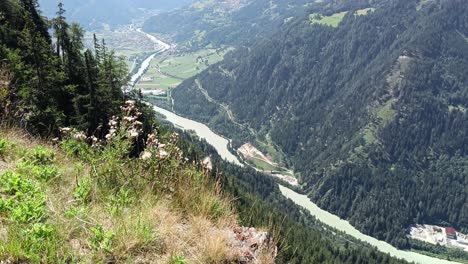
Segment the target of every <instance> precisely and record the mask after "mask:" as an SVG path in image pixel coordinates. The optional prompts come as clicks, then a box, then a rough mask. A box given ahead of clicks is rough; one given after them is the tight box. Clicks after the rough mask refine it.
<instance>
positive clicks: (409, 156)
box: [172, 0, 468, 247]
mask: <svg viewBox="0 0 468 264" xmlns="http://www.w3.org/2000/svg"><path fill="white" fill-rule="evenodd" d="M362 7H363V6H360V7H359V8H362ZM368 7H374V8H375V11H373V12H370V13H369V14H367V15H361V16H358V15H355V14H354V12H353V11H354V10H355V9H348V13H347V15H346V16H345V17H344V19H343V20H342V22H341V23H340V25H339V26H338V27H337V28H332V27H328V26H323V25H310V24H309V20H308V18H305V17H304V18H302V19H297V20H294V21H292V22H290V23H289V25H288V26H286V27H283V28H282V29H281V30H280V31H279V32H278V33H277V34H276V37H275V38H273V39H271V40H268V41H263V40H261V41H258V43H256V44H255V45H253V46H252V47H250V48H248V49H247V48H245V49H238V50H237V51H236V52H233V53H231V54H228V55H227V57H226V59H225V61H224V62H222V63H219V64H217V65H213V66H212V67H210V68H209V69H208V70H207V71H204V72H202V73H201V74H200V75H198V76H196V77H194V78H193V79H191V80H187V81H186V82H184V83H182V84H181V85H180V86H179V88H177V89H175V90H174V91H173V93H172V95H173V97H174V98H175V102H176V105H175V110H176V111H177V112H179V113H182V114H184V115H187V116H190V117H191V118H194V119H196V120H201V121H203V122H205V123H209V124H210V125H212V126H213V128H214V129H215V130H217V131H220V132H222V133H223V134H225V135H227V136H229V137H231V138H233V139H235V140H234V143H235V144H237V145H239V144H242V143H245V142H247V141H249V140H251V138H252V137H253V136H252V135H245V134H246V133H248V130H247V129H243V128H242V127H239V126H237V125H235V124H233V123H232V122H231V121H230V120H229V118H228V117H227V115H226V113H225V112H224V111H223V109H221V108H219V107H217V106H216V105H215V104H213V103H210V102H209V101H208V100H206V98H205V97H204V96H203V94H201V93H200V91H199V87H198V86H197V84H196V82H195V80H198V82H199V83H200V84H201V86H202V87H203V89H205V90H206V91H207V92H208V94H209V95H210V97H212V98H214V99H215V100H216V101H217V102H218V103H222V104H224V105H227V106H228V107H229V109H230V110H231V111H232V112H233V114H234V117H235V118H236V121H237V122H239V123H242V124H244V126H248V127H251V128H253V129H255V131H257V132H258V133H259V134H260V135H259V136H260V137H266V136H269V137H271V139H272V140H273V141H274V143H275V144H277V145H278V146H280V148H281V150H282V151H283V152H284V153H286V154H287V155H288V157H289V158H290V163H291V165H292V166H293V167H294V169H295V171H297V172H298V174H299V175H300V177H301V178H300V179H301V181H302V183H303V188H304V191H305V192H307V193H308V194H309V196H310V197H311V199H312V200H313V201H314V202H316V203H317V204H318V205H319V206H320V207H322V208H324V209H326V210H328V211H331V212H333V213H335V214H338V215H339V216H341V217H343V218H346V219H348V220H350V221H351V223H352V224H353V225H355V226H356V227H357V228H358V229H360V230H361V231H362V232H364V233H367V234H371V235H373V236H375V237H377V238H379V239H382V240H385V241H388V242H391V243H392V244H393V245H396V246H399V247H409V246H410V245H409V243H408V239H407V237H406V234H405V229H406V228H408V227H409V226H410V225H412V224H416V223H421V224H438V225H443V226H454V227H455V228H457V229H459V230H461V231H463V230H465V231H466V230H467V228H468V200H467V199H468V193H467V191H468V189H467V188H465V186H467V184H468V148H467V146H468V129H467V128H468V113H467V110H466V109H467V108H468V105H467V102H468V79H467V76H468V72H467V67H466V65H468V42H467V41H466V38H467V36H468V17H467V14H468V9H467V8H468V6H467V5H466V4H465V2H464V1H461V0H456V1H444V0H441V1H431V2H426V3H420V1H416V0H414V1H403V0H401V1H376V2H375V5H370V6H368ZM333 10H335V11H336V12H341V11H343V10H344V9H343V7H342V6H336V9H333V7H331V6H328V7H327V9H326V10H325V9H324V11H323V12H326V14H331V13H332V12H333Z"/></svg>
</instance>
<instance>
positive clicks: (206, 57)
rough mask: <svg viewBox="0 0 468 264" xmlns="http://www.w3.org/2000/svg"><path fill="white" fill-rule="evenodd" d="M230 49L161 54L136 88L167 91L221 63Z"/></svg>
mask: <svg viewBox="0 0 468 264" xmlns="http://www.w3.org/2000/svg"><path fill="white" fill-rule="evenodd" d="M229 50H230V49H222V50H216V49H203V50H200V51H197V52H192V53H186V54H182V55H168V54H167V53H165V54H161V55H159V56H157V57H155V58H154V60H153V61H152V62H151V64H150V67H149V69H148V71H147V72H146V73H145V74H144V75H143V76H142V78H141V80H140V83H139V84H138V85H137V86H136V87H137V88H140V89H142V90H163V91H168V90H170V89H172V88H175V87H176V86H177V85H179V84H180V83H181V82H182V81H183V80H185V79H188V78H190V77H192V76H194V75H196V74H198V73H200V72H201V71H203V70H205V69H206V68H208V66H210V65H212V64H215V63H217V62H219V61H221V60H222V59H223V57H224V55H225V54H226V53H227V52H228V51H229Z"/></svg>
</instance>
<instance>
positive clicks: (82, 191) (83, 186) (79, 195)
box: [73, 179, 91, 203]
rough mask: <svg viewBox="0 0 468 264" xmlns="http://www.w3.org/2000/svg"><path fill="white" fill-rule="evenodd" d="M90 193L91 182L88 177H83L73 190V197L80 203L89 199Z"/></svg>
mask: <svg viewBox="0 0 468 264" xmlns="http://www.w3.org/2000/svg"><path fill="white" fill-rule="evenodd" d="M90 195H91V182H90V180H89V179H84V180H81V181H80V182H78V186H76V188H75V191H74V192H73V197H75V199H76V200H77V201H79V202H81V203H86V202H88V201H89V198H90Z"/></svg>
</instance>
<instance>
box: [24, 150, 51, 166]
mask: <svg viewBox="0 0 468 264" xmlns="http://www.w3.org/2000/svg"><path fill="white" fill-rule="evenodd" d="M29 158H30V159H31V161H32V162H33V163H34V164H42V165H47V164H50V163H52V162H53V161H54V158H55V153H54V151H53V150H50V149H47V148H45V147H43V146H37V147H35V148H34V149H33V150H32V152H31V153H30V154H29Z"/></svg>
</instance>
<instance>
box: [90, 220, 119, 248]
mask: <svg viewBox="0 0 468 264" xmlns="http://www.w3.org/2000/svg"><path fill="white" fill-rule="evenodd" d="M90 230H91V232H92V233H93V236H92V237H91V239H90V243H91V247H92V248H93V249H94V250H104V251H107V252H110V251H111V250H112V240H113V239H114V236H115V234H114V233H113V232H111V231H105V230H104V228H103V227H102V225H97V226H95V227H91V229H90Z"/></svg>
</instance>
